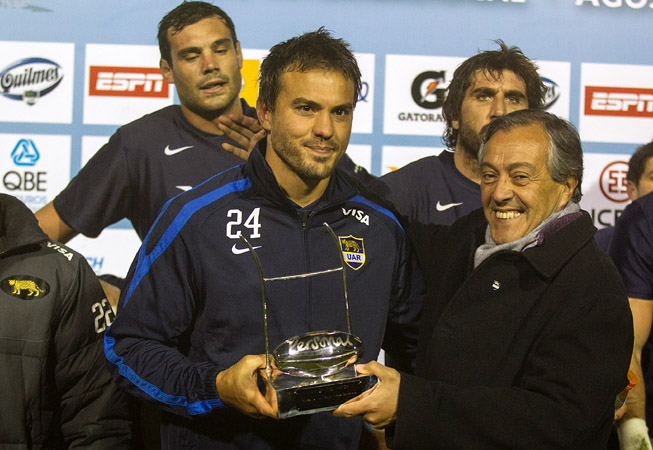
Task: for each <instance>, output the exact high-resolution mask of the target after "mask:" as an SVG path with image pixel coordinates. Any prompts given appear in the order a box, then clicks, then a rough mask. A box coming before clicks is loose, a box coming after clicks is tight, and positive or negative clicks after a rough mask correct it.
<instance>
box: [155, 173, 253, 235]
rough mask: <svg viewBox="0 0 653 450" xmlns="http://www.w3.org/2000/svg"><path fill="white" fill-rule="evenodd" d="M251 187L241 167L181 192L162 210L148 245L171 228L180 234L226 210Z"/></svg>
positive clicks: (214, 176)
mask: <svg viewBox="0 0 653 450" xmlns="http://www.w3.org/2000/svg"><path fill="white" fill-rule="evenodd" d="M251 185H252V183H251V180H250V179H249V177H247V175H246V174H245V172H244V170H243V165H239V166H235V167H232V168H230V169H227V170H225V171H223V172H220V173H218V174H216V175H213V176H212V177H210V178H208V179H207V180H205V181H204V182H202V183H200V184H199V185H197V186H195V187H194V188H192V189H189V190H188V191H184V192H181V193H180V194H178V195H177V196H175V197H173V198H171V199H170V200H168V201H167V202H166V204H165V205H164V206H163V208H162V209H161V212H160V213H159V216H158V217H157V219H156V221H155V223H154V225H153V226H152V228H151V230H150V233H149V234H148V243H151V242H152V241H156V240H158V239H160V238H161V237H162V236H163V235H164V234H165V232H166V230H167V229H169V228H174V229H177V230H181V229H182V228H186V227H187V225H189V224H192V223H195V222H197V221H201V220H202V219H203V218H204V217H206V216H207V215H209V214H212V213H213V212H215V211H216V210H217V209H220V208H224V207H226V206H225V205H227V204H228V203H229V202H231V201H233V200H234V199H235V198H239V197H240V196H241V195H242V193H243V192H244V191H247V190H248V189H250V188H251Z"/></svg>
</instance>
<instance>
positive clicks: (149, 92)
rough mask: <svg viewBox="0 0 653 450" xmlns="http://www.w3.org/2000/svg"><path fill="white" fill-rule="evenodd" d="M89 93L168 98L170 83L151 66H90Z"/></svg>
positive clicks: (95, 94)
mask: <svg viewBox="0 0 653 450" xmlns="http://www.w3.org/2000/svg"><path fill="white" fill-rule="evenodd" d="M89 78H90V82H89V93H88V94H89V95H90V96H99V97H142V98H168V96H169V95H170V84H168V82H166V81H165V80H164V79H163V75H161V71H160V70H159V69H157V68H151V67H106V66H91V67H90V74H89Z"/></svg>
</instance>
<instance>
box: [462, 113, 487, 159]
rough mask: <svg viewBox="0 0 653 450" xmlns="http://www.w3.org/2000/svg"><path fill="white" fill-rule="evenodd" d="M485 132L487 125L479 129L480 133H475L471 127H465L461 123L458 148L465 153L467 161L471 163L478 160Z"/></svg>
mask: <svg viewBox="0 0 653 450" xmlns="http://www.w3.org/2000/svg"><path fill="white" fill-rule="evenodd" d="M486 130H487V125H486V126H484V127H483V128H481V131H479V132H478V133H477V132H476V131H474V130H473V129H472V128H471V127H469V126H467V125H465V123H464V122H461V127H460V131H459V133H458V141H459V142H460V148H462V150H463V151H464V152H465V155H466V156H467V158H468V159H470V160H473V161H476V160H477V159H478V150H479V149H480V148H481V144H482V142H483V136H485V131H486Z"/></svg>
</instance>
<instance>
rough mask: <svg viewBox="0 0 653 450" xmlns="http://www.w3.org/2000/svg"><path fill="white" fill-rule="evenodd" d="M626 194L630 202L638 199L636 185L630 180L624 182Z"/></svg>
mask: <svg viewBox="0 0 653 450" xmlns="http://www.w3.org/2000/svg"><path fill="white" fill-rule="evenodd" d="M626 193H627V194H628V198H629V199H631V200H632V201H635V200H637V198H638V197H639V189H637V185H636V184H635V183H633V182H632V181H630V180H626Z"/></svg>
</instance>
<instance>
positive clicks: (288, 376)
mask: <svg viewBox="0 0 653 450" xmlns="http://www.w3.org/2000/svg"><path fill="white" fill-rule="evenodd" d="M323 225H324V227H325V228H326V230H327V231H328V233H329V235H330V236H331V238H332V239H333V241H334V242H335V244H336V248H337V250H338V255H339V257H340V267H336V268H333V269H327V270H322V271H318V272H310V273H303V274H298V275H289V276H284V277H275V278H266V277H264V276H263V269H262V268H261V263H260V261H259V258H258V256H257V254H256V251H255V250H254V247H252V245H251V244H250V243H249V241H248V240H247V239H246V238H245V237H244V236H243V235H242V234H241V235H240V239H241V240H242V241H243V242H244V243H245V245H247V248H248V249H249V252H250V254H251V255H252V257H253V258H254V262H255V263H256V267H257V269H258V273H259V278H260V280H261V300H262V303H263V334H264V337H265V361H266V368H265V373H266V377H267V381H264V383H265V386H261V384H259V386H260V387H261V388H268V389H269V388H272V389H274V391H275V392H276V395H277V404H278V407H279V418H280V419H285V418H288V417H293V416H298V415H303V414H313V413H317V412H321V411H332V410H334V409H336V408H337V407H338V406H339V405H341V404H342V403H344V402H346V401H347V400H350V399H352V398H354V397H356V396H358V395H360V394H361V393H363V392H364V391H366V390H368V389H370V388H371V387H372V386H374V385H375V384H376V383H377V381H378V380H377V378H376V377H375V376H374V375H360V374H358V373H357V371H356V365H355V364H354V362H356V361H357V360H359V359H360V358H361V357H362V356H363V343H362V342H361V340H360V339H359V338H358V337H357V336H355V335H353V334H352V332H351V319H350V317H349V298H348V295H347V270H346V269H345V267H346V265H345V260H344V257H343V255H342V250H341V249H340V242H339V240H338V237H337V236H336V235H335V233H334V232H333V230H332V229H331V227H330V226H329V225H328V224H327V223H326V222H325V223H324V224H323ZM338 271H341V272H342V283H343V287H344V297H345V310H346V313H347V331H336V330H325V331H310V332H307V333H304V334H301V335H299V336H294V337H291V338H290V339H287V340H285V341H283V342H282V343H281V344H279V345H278V346H277V347H276V348H275V349H274V350H273V351H272V353H270V349H269V339H268V315H267V297H266V294H265V285H266V283H271V282H274V281H281V280H291V279H296V278H307V277H313V276H319V275H323V274H327V273H332V272H338ZM273 361H274V366H275V368H276V369H278V370H275V371H274V373H273V370H272V362H273Z"/></svg>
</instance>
